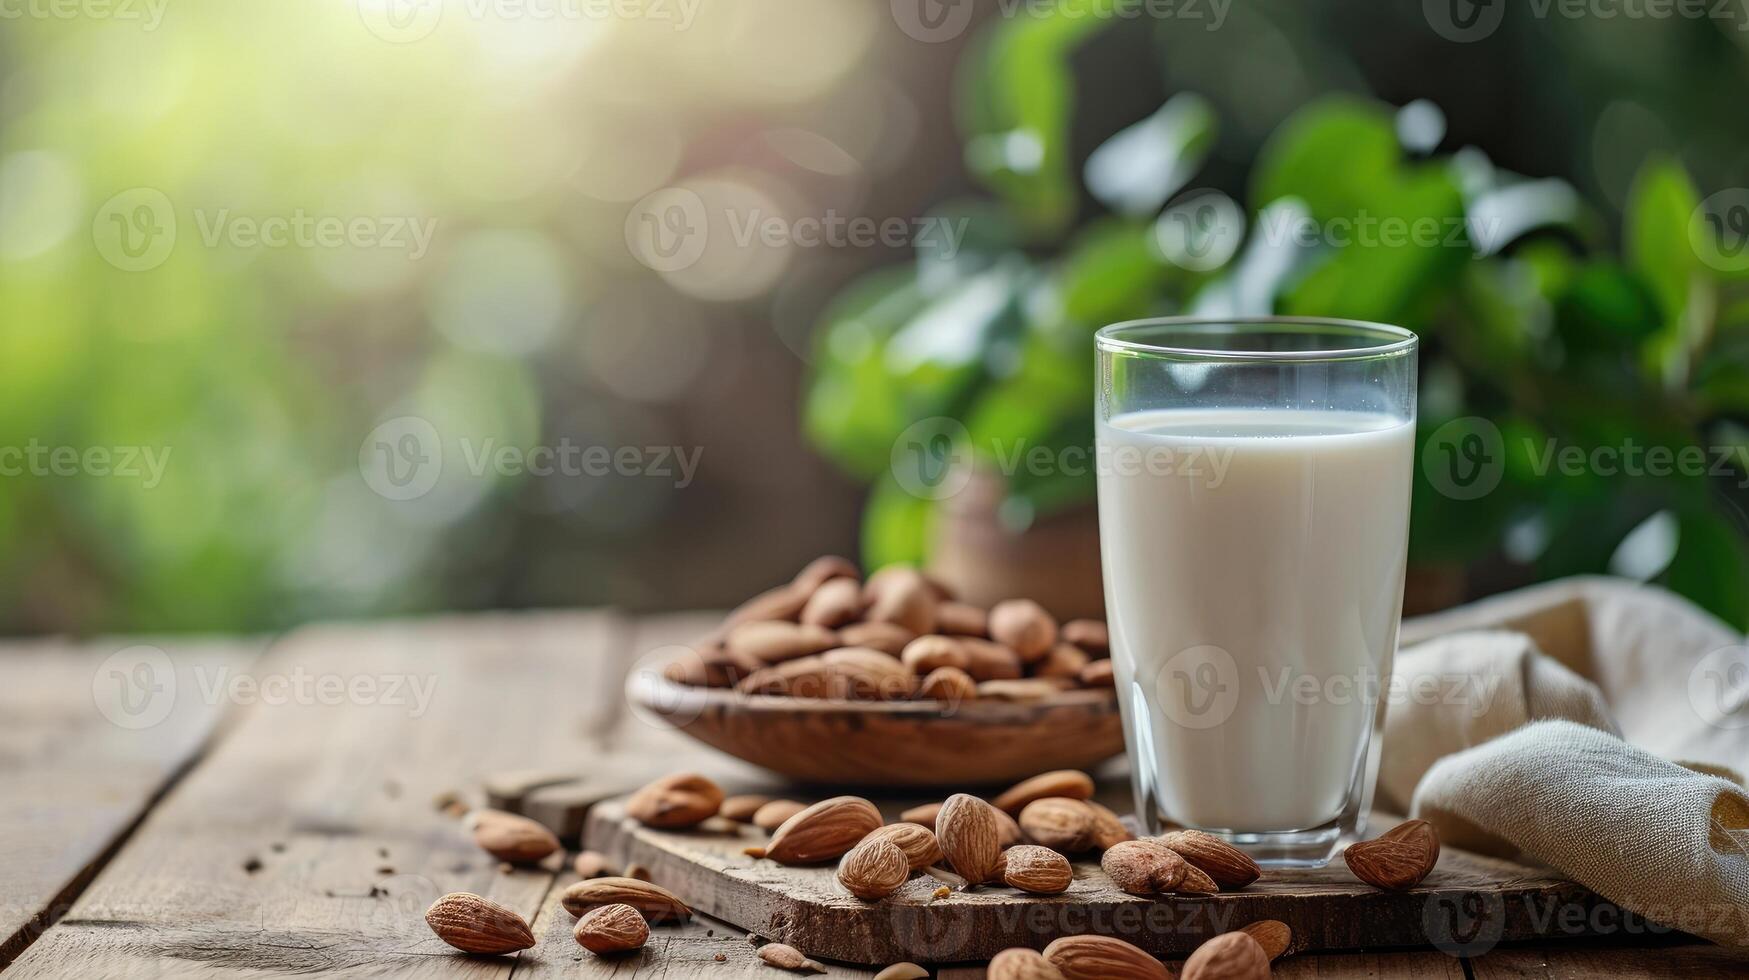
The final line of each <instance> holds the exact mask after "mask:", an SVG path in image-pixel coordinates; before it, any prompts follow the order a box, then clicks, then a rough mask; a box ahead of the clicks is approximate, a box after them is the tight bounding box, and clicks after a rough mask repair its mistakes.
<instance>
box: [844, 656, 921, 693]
mask: <svg viewBox="0 0 1749 980" xmlns="http://www.w3.org/2000/svg"><path fill="white" fill-rule="evenodd" d="M820 660H821V662H822V663H824V664H825V667H826V676H827V691H828V696H829V697H834V698H850V699H853V700H858V701H870V700H873V701H902V700H905V699H908V698H910V697H911V696H912V695H914V694H916V693H917V675H916V674H915V673H913V672H912V671H911V668H909V667H907V666H905V664H904V663H903V662H902V661H900V660H899V659H898V658H897V657H892V656H889V655H887V654H885V653H882V652H881V651H879V650H872V649H869V648H868V647H841V648H839V649H837V650H828V651H827V652H826V653H823V654H821V655H820Z"/></svg>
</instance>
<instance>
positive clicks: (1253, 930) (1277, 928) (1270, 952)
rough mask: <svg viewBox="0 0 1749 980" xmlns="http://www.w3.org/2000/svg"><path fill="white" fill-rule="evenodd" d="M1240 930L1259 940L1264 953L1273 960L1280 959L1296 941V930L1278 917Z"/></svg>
mask: <svg viewBox="0 0 1749 980" xmlns="http://www.w3.org/2000/svg"><path fill="white" fill-rule="evenodd" d="M1239 931H1240V932H1242V933H1244V934H1245V935H1247V936H1250V937H1251V938H1252V939H1255V940H1257V945H1259V946H1261V947H1263V955H1264V956H1267V957H1269V958H1270V959H1271V960H1276V959H1280V958H1281V956H1282V954H1284V953H1286V952H1287V950H1288V947H1289V946H1291V945H1293V941H1294V931H1293V930H1292V929H1290V928H1288V924H1287V923H1285V922H1281V921H1279V920H1276V919H1262V920H1259V921H1257V922H1253V923H1251V924H1250V925H1248V926H1245V927H1244V928H1242V929H1240V930H1239Z"/></svg>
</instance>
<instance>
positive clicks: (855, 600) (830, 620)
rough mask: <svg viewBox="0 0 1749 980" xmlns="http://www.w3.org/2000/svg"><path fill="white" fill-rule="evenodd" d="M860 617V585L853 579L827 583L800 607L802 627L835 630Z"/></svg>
mask: <svg viewBox="0 0 1749 980" xmlns="http://www.w3.org/2000/svg"><path fill="white" fill-rule="evenodd" d="M860 615H862V585H861V584H860V583H858V582H857V581H856V580H855V579H853V578H835V579H831V580H830V581H827V582H825V583H823V584H821V586H820V587H819V588H817V589H815V590H814V594H813V595H812V596H810V597H809V598H808V604H807V605H805V606H803V607H802V625H804V626H823V627H825V628H826V629H837V628H838V627H840V626H843V625H844V624H846V623H848V622H850V621H852V620H854V619H856V617H858V616H860Z"/></svg>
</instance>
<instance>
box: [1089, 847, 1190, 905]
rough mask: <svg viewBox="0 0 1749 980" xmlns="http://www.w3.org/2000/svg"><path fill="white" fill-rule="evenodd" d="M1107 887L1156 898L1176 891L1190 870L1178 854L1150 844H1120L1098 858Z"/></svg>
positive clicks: (1169, 849) (1166, 848)
mask: <svg viewBox="0 0 1749 980" xmlns="http://www.w3.org/2000/svg"><path fill="white" fill-rule="evenodd" d="M1099 866H1100V867H1101V868H1103V869H1105V873H1106V875H1107V876H1108V877H1110V878H1111V883H1112V884H1114V885H1116V886H1117V887H1118V888H1120V889H1122V890H1124V891H1126V892H1128V893H1129V894H1131V895H1158V894H1161V893H1163V892H1169V891H1172V890H1174V889H1176V888H1177V887H1178V886H1179V884H1180V883H1181V882H1182V881H1183V880H1184V874H1185V871H1186V870H1187V869H1188V868H1189V867H1190V866H1189V865H1188V864H1186V863H1185V862H1184V858H1182V857H1180V856H1179V855H1178V852H1176V851H1174V850H1172V849H1171V848H1168V847H1163V846H1161V845H1160V844H1159V843H1158V842H1156V841H1151V840H1131V841H1121V842H1119V843H1117V844H1115V845H1113V846H1112V847H1111V848H1110V849H1108V850H1107V851H1106V852H1105V853H1104V854H1103V855H1101V856H1100V859H1099Z"/></svg>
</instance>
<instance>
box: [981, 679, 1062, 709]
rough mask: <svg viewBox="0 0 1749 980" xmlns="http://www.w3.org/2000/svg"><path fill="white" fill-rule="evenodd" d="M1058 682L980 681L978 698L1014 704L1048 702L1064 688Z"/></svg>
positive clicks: (1046, 680)
mask: <svg viewBox="0 0 1749 980" xmlns="http://www.w3.org/2000/svg"><path fill="white" fill-rule="evenodd" d="M1058 681H1059V678H1055V677H1028V678H1026V679H1024V680H1012V681H1010V680H998V681H982V682H980V683H979V684H978V697H980V698H989V699H990V700H992V701H1012V702H1014V703H1015V704H1031V703H1033V702H1034V701H1048V700H1050V699H1051V698H1054V697H1056V696H1057V695H1058V694H1061V693H1062V692H1063V688H1064V686H1063V684H1061V683H1058Z"/></svg>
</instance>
